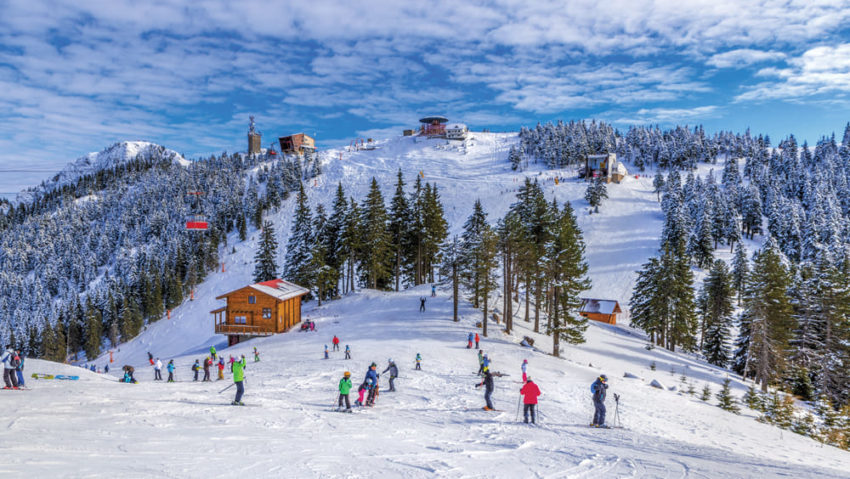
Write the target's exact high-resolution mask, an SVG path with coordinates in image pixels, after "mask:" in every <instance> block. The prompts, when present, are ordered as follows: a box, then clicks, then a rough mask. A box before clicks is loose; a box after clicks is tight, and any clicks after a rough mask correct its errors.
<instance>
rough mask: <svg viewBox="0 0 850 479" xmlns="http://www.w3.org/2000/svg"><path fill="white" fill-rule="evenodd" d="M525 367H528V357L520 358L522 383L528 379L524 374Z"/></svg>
mask: <svg viewBox="0 0 850 479" xmlns="http://www.w3.org/2000/svg"><path fill="white" fill-rule="evenodd" d="M527 367H528V359H523V360H522V382H523V383H525V382H526V381H528V376H527V375H526V374H525V373H526V368H527Z"/></svg>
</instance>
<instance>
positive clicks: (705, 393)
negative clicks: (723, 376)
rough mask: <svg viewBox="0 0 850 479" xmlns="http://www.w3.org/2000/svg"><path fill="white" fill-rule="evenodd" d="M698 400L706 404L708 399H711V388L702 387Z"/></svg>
mask: <svg viewBox="0 0 850 479" xmlns="http://www.w3.org/2000/svg"><path fill="white" fill-rule="evenodd" d="M699 399H700V401H703V402H707V401H708V400H709V399H711V388H710V387H709V386H708V384H706V385H705V386H703V388H702V394H700V397H699Z"/></svg>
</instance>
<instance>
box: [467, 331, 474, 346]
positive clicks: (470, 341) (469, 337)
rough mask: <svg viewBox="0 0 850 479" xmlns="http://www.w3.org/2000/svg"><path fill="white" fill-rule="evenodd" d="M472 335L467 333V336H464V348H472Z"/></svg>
mask: <svg viewBox="0 0 850 479" xmlns="http://www.w3.org/2000/svg"><path fill="white" fill-rule="evenodd" d="M473 338H474V336H473V334H472V333H469V336H467V338H466V349H472V340H473Z"/></svg>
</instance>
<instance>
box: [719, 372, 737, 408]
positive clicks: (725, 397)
mask: <svg viewBox="0 0 850 479" xmlns="http://www.w3.org/2000/svg"><path fill="white" fill-rule="evenodd" d="M731 381H732V380H731V379H729V378H726V379H724V380H723V386H722V387H721V388H720V391H717V394H716V395H715V396H714V397H716V398H717V407H719V408H720V409H723V410H724V411H729V412H731V413H735V414H740V412H741V408H739V407H738V401H737V400H735V398H734V397H733V396H732V392H731V390H730V388H729V383H730V382H731Z"/></svg>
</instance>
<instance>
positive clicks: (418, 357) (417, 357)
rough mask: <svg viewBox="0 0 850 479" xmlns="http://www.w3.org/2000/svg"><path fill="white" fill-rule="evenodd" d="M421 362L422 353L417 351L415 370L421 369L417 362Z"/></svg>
mask: <svg viewBox="0 0 850 479" xmlns="http://www.w3.org/2000/svg"><path fill="white" fill-rule="evenodd" d="M421 362H422V355H421V354H419V353H416V370H417V371H421V370H422V366H421V365H420V364H419V363H421Z"/></svg>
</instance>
